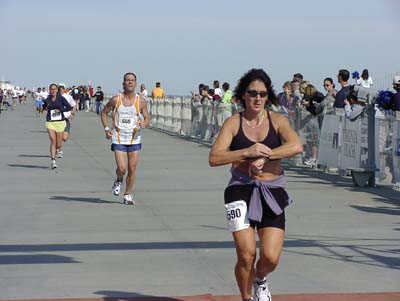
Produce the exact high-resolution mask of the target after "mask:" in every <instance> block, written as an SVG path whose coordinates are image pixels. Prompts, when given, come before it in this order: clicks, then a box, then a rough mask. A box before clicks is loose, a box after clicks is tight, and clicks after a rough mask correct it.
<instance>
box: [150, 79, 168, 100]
mask: <svg viewBox="0 0 400 301" xmlns="http://www.w3.org/2000/svg"><path fill="white" fill-rule="evenodd" d="M151 98H153V99H164V98H165V94H164V90H163V89H162V88H161V83H160V82H156V87H155V88H154V89H153V91H151Z"/></svg>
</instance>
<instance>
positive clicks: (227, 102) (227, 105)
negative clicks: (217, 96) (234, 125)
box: [221, 82, 232, 121]
mask: <svg viewBox="0 0 400 301" xmlns="http://www.w3.org/2000/svg"><path fill="white" fill-rule="evenodd" d="M222 90H224V95H223V96H222V101H221V102H222V104H223V105H224V111H223V114H224V115H223V120H224V121H225V120H226V119H227V118H228V117H230V116H231V115H232V103H231V99H232V91H231V90H229V84H228V83H226V82H225V83H223V84H222Z"/></svg>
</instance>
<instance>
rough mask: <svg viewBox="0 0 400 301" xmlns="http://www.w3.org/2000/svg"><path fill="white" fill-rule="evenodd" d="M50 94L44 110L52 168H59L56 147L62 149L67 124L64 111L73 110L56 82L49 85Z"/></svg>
mask: <svg viewBox="0 0 400 301" xmlns="http://www.w3.org/2000/svg"><path fill="white" fill-rule="evenodd" d="M49 91H50V95H49V96H48V97H47V98H46V100H45V102H44V107H43V110H44V111H47V114H46V128H47V132H48V134H49V139H50V156H51V165H50V167H51V169H54V168H57V164H56V149H57V148H58V149H61V146H62V138H63V133H64V129H65V126H66V122H65V117H64V114H63V113H64V112H69V111H71V110H72V107H71V105H70V104H69V102H68V101H67V100H66V99H65V98H64V97H62V96H61V95H60V94H58V87H57V85H56V84H51V85H50V86H49Z"/></svg>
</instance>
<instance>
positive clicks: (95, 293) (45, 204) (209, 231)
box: [0, 102, 400, 300]
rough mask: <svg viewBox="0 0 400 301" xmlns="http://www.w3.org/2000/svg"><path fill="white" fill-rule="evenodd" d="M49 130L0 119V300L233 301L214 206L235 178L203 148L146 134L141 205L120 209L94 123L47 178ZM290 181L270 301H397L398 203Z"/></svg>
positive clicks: (18, 116) (338, 180)
mask: <svg viewBox="0 0 400 301" xmlns="http://www.w3.org/2000/svg"><path fill="white" fill-rule="evenodd" d="M44 119H45V118H44V116H41V117H37V116H35V112H34V107H33V104H32V102H29V103H28V104H27V105H22V106H21V105H20V106H18V107H17V108H16V109H15V111H13V112H3V113H2V114H1V115H0V141H1V142H0V154H1V155H0V178H1V182H0V183H1V184H0V300H6V299H51V300H54V299H57V298H91V299H93V300H95V299H96V300H100V299H102V300H112V298H116V297H124V299H123V300H128V297H130V298H132V300H139V299H138V298H139V297H140V298H143V297H158V296H164V297H165V298H164V299H157V300H240V298H239V297H238V295H239V293H238V289H237V287H236V284H235V279H234V274H233V265H234V262H235V250H234V247H233V243H232V238H231V235H230V234H229V233H228V232H227V231H226V230H225V222H224V213H223V206H222V204H223V190H224V188H225V186H226V183H227V181H228V178H229V167H219V168H211V167H209V166H208V153H209V148H207V147H206V146H203V145H200V144H197V143H194V142H191V141H188V140H185V139H182V138H180V137H177V136H174V135H169V134H165V133H161V132H158V131H154V130H150V129H148V130H145V132H144V138H143V150H142V151H141V159H140V164H139V168H138V173H137V181H136V184H135V199H136V201H137V205H135V206H133V207H132V206H125V205H122V204H121V200H122V198H121V197H113V196H112V195H111V192H110V189H111V185H112V182H113V180H114V169H115V164H114V159H113V154H112V152H111V151H110V150H109V141H107V140H106V139H105V138H104V132H103V129H102V126H101V123H100V120H99V118H98V117H97V115H96V114H94V113H85V112H83V111H80V112H79V113H78V114H77V116H76V119H75V120H73V121H72V127H71V139H70V141H68V142H67V143H66V144H65V146H64V158H63V159H60V160H58V162H57V163H58V165H59V168H58V169H55V170H50V169H49V166H50V157H49V139H48V137H47V133H46V129H45V126H44ZM286 175H287V180H288V185H287V186H288V190H289V192H290V193H291V195H292V197H293V198H294V199H295V203H294V204H293V205H292V206H291V207H289V208H288V210H287V239H286V242H285V248H284V250H283V253H282V257H281V261H280V264H279V266H278V269H277V270H276V271H275V272H274V273H273V274H272V275H271V277H270V280H269V281H270V283H271V285H270V288H271V291H272V294H273V296H274V300H316V299H312V298H313V297H312V296H321V295H310V294H323V296H325V297H324V298H325V300H348V297H345V296H348V295H327V294H336V293H346V294H348V293H368V292H375V293H381V292H388V293H391V294H383V295H382V296H383V298H388V296H390V298H391V299H378V295H374V296H375V297H376V298H375V299H374V300H399V299H400V296H399V294H398V293H396V292H400V282H399V280H398V279H400V256H399V255H400V219H399V216H400V193H399V192H396V191H394V190H390V189H386V188H354V187H353V185H352V182H351V179H350V178H343V177H339V176H336V175H328V174H320V173H317V172H315V171H313V170H311V169H308V168H302V167H290V166H287V167H286ZM304 294H307V295H304ZM171 296H187V297H186V299H185V298H183V297H182V298H181V297H171ZM329 296H335V298H337V297H338V296H339V297H338V298H340V299H329V298H330V297H329ZM354 296H356V297H357V296H358V297H360V296H361V298H362V299H358V300H367V299H366V298H367V297H368V296H369V295H353V298H354ZM379 296H381V295H379ZM382 296H381V297H382ZM300 297H303V299H290V298H300ZM358 297H357V298H358ZM134 298H136V299H134ZM196 298H197V299H196ZM304 298H306V299H304ZM394 298H396V299H394ZM88 300H89V299H88ZM146 300H149V299H146ZM153 300H155V299H154V298H153ZM319 300H323V299H319ZM354 300H356V299H354Z"/></svg>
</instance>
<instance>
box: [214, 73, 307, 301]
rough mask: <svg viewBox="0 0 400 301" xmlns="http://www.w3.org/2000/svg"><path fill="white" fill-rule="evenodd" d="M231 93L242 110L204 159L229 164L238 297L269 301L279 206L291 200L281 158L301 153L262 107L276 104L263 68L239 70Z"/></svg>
mask: <svg viewBox="0 0 400 301" xmlns="http://www.w3.org/2000/svg"><path fill="white" fill-rule="evenodd" d="M235 96H236V98H237V99H238V100H240V101H241V103H242V105H243V107H244V111H243V112H241V113H240V114H235V115H233V116H232V117H229V118H228V119H227V120H226V121H225V123H224V125H223V126H222V129H221V132H220V134H219V135H218V137H217V139H216V141H215V143H214V145H213V147H212V149H211V152H210V157H209V162H210V165H211V166H220V165H226V164H232V168H231V174H232V178H231V180H230V182H229V185H228V187H227V188H226V190H225V209H226V219H227V224H228V228H229V231H230V232H232V235H233V239H234V242H235V247H236V254H237V262H236V266H235V276H236V281H237V284H238V286H239V289H240V293H241V296H242V298H243V300H256V301H271V294H270V292H269V288H268V284H267V275H268V274H270V273H271V272H272V271H273V270H274V269H275V268H276V266H277V265H278V261H279V257H280V254H281V251H282V247H283V241H284V237H285V212H284V208H285V207H286V206H287V205H288V204H289V203H291V199H290V197H289V195H288V194H287V192H286V190H285V188H284V186H285V178H284V176H283V170H282V165H281V159H283V158H288V157H292V156H294V155H295V154H298V153H301V152H302V151H303V147H302V143H301V141H300V138H299V137H298V135H297V134H296V132H295V131H294V130H293V129H292V128H291V126H290V123H289V121H288V120H287V118H286V117H285V116H283V115H281V114H278V113H275V112H270V111H268V110H267V109H266V105H267V104H268V102H272V103H273V104H275V105H276V104H278V99H277V97H276V96H275V93H274V90H273V87H272V84H271V79H270V77H269V76H268V75H267V74H266V73H265V72H264V70H262V69H252V70H250V71H248V72H247V73H246V74H245V75H243V77H242V78H241V79H240V80H239V82H238V85H237V87H236V89H235ZM256 234H257V235H258V238H259V241H260V249H259V258H258V260H257V261H256V253H257V244H256V238H255V235H256ZM254 264H255V266H254ZM253 289H254V291H253ZM253 292H254V295H253ZM253 296H254V299H253Z"/></svg>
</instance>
